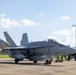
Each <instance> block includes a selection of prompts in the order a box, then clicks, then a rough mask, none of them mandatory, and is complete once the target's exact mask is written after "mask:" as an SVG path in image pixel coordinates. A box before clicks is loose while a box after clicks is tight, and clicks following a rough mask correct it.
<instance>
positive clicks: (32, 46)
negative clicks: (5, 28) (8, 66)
mask: <svg viewBox="0 0 76 75" xmlns="http://www.w3.org/2000/svg"><path fill="white" fill-rule="evenodd" d="M4 36H5V38H6V40H7V42H8V43H9V45H10V46H9V47H7V48H4V49H3V51H4V52H6V53H8V55H9V56H10V57H11V58H14V59H15V63H16V64H17V63H18V62H19V61H21V60H23V59H29V60H30V61H33V62H34V63H37V61H42V60H45V64H51V59H52V56H55V55H59V54H60V55H68V54H74V53H76V51H75V50H74V49H72V48H71V47H68V46H65V45H63V44H60V43H58V42H56V41H55V40H52V39H48V40H44V41H36V42H28V37H27V33H24V34H23V36H22V40H21V45H20V46H17V45H16V44H15V42H14V41H13V40H12V38H11V37H10V36H9V34H8V33H7V32H4Z"/></svg>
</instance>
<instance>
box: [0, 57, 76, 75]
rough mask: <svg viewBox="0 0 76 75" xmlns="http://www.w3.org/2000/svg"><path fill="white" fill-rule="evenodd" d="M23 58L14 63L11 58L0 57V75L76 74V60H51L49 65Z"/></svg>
mask: <svg viewBox="0 0 76 75" xmlns="http://www.w3.org/2000/svg"><path fill="white" fill-rule="evenodd" d="M43 63H44V62H43V61H42V62H38V63H37V64H34V63H32V61H28V60H24V61H20V62H19V64H14V61H13V59H11V58H8V59H5V58H3V59H2V58H1V59H0V75H76V61H73V60H72V61H64V62H63V63H55V62H54V61H53V62H52V64H51V65H44V64H43Z"/></svg>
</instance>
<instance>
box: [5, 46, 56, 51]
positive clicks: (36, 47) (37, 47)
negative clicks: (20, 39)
mask: <svg viewBox="0 0 76 75" xmlns="http://www.w3.org/2000/svg"><path fill="white" fill-rule="evenodd" d="M46 47H55V45H52V46H35V47H27V46H25V47H23V46H22V47H20V46H19V47H6V48H4V49H7V50H27V49H39V48H46Z"/></svg>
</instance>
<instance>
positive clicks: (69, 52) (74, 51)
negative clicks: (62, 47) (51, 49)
mask: <svg viewBox="0 0 76 75" xmlns="http://www.w3.org/2000/svg"><path fill="white" fill-rule="evenodd" d="M74 53H76V50H75V49H73V48H71V47H66V54H74Z"/></svg>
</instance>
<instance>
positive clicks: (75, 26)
mask: <svg viewBox="0 0 76 75" xmlns="http://www.w3.org/2000/svg"><path fill="white" fill-rule="evenodd" d="M73 27H74V28H75V50H76V25H73Z"/></svg>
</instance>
